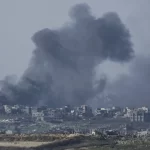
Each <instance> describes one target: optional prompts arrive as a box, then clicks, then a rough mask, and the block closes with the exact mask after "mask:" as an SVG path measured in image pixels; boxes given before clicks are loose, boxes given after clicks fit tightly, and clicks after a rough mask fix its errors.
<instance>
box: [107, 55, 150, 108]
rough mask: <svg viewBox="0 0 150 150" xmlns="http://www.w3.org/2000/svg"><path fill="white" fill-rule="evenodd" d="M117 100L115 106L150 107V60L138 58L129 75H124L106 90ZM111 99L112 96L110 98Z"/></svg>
mask: <svg viewBox="0 0 150 150" xmlns="http://www.w3.org/2000/svg"><path fill="white" fill-rule="evenodd" d="M106 89H107V93H109V94H111V95H113V96H114V97H115V98H114V99H113V101H112V104H114V105H120V106H132V107H136V106H143V105H145V106H149V103H150V99H149V98H150V92H149V89H150V58H149V56H144V55H143V56H142V55H140V56H137V57H136V58H135V60H134V61H133V63H132V64H131V66H130V68H129V73H128V74H122V75H121V76H120V77H119V78H118V79H117V80H116V81H114V82H113V83H111V84H109V86H108V87H107V88H106ZM110 97H111V96H110Z"/></svg>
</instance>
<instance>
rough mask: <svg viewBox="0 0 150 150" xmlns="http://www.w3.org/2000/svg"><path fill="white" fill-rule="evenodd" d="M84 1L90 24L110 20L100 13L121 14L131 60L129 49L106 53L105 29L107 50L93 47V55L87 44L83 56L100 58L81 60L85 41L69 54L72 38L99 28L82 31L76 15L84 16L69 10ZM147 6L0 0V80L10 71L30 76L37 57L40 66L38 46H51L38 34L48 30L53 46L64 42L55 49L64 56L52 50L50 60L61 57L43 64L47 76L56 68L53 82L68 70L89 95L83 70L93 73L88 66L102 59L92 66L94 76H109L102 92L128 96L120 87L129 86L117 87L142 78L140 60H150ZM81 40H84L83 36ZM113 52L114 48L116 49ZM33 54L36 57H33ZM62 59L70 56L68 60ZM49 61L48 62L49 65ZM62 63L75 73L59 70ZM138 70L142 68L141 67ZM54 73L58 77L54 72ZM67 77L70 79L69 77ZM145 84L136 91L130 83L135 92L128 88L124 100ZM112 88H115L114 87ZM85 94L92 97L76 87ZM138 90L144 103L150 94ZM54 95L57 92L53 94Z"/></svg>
mask: <svg viewBox="0 0 150 150" xmlns="http://www.w3.org/2000/svg"><path fill="white" fill-rule="evenodd" d="M84 2H86V3H87V4H88V5H89V7H90V8H91V12H92V13H91V14H90V15H91V16H88V17H91V18H89V20H90V22H92V23H93V20H97V19H98V18H100V19H103V18H104V20H107V18H108V22H109V21H110V20H111V18H112V17H113V16H112V17H111V14H107V15H106V16H103V15H104V14H105V13H107V12H116V13H117V14H118V15H119V18H120V19H121V21H122V22H123V23H124V24H125V27H126V28H127V29H129V31H130V34H131V42H132V43H133V44H134V54H135V58H133V61H132V60H131V61H129V62H128V61H127V59H128V57H130V48H129V49H128V50H129V52H128V50H127V53H126V52H125V53H124V55H123V56H121V55H119V57H118V56H117V55H115V53H112V54H110V53H111V52H110V53H109V54H110V56H108V53H106V50H108V51H109V49H110V48H109V46H108V44H107V42H108V43H110V42H112V41H111V40H110V41H109V40H108V39H107V36H106V37H105V36H103V35H106V34H107V32H106V33H105V32H100V33H99V34H100V36H101V35H102V36H103V37H101V39H102V40H101V42H102V43H104V44H106V46H104V47H105V48H103V49H104V52H103V51H102V52H100V53H98V52H97V51H95V53H92V54H91V51H90V50H91V48H89V49H88V50H89V51H88V53H86V55H87V54H88V55H93V57H96V56H97V54H100V59H97V58H95V59H93V58H89V59H90V61H88V63H89V64H87V61H86V60H85V53H84V49H85V45H87V44H85V43H84V44H83V45H82V44H80V46H77V47H76V49H78V51H79V49H81V48H82V49H83V52H81V51H80V53H78V51H77V53H76V50H74V49H71V51H70V50H69V52H68V49H70V47H71V46H72V45H71V44H75V45H77V44H76V43H71V42H72V41H74V40H76V42H78V41H77V40H79V41H80V40H81V39H80V38H83V39H84V36H85V33H84V32H86V34H88V35H89V34H91V33H94V32H97V31H96V28H97V27H98V28H99V25H97V23H96V25H94V27H89V29H87V30H88V32H89V33H87V30H85V31H84V30H83V29H82V28H85V27H86V26H85V25H82V23H81V22H82V21H80V19H81V20H82V16H81V17H77V16H80V15H79V14H77V13H76V14H73V13H71V12H70V9H71V8H72V6H75V5H76V4H79V3H84ZM149 6H150V2H149V0H144V1H141V0H126V1H124V0H113V1H109V0H95V1H91V0H85V1H84V0H76V1H70V0H65V1H59V0H57V1H54V0H51V1H50V0H44V1H42V0H32V1H29V0H27V1H25V0H24V1H23V0H22V1H20V0H13V1H9V0H1V1H0V18H1V24H0V33H1V34H0V70H1V71H0V78H1V79H2V80H3V79H4V78H5V76H7V75H12V74H16V75H17V76H19V77H21V78H24V76H25V77H26V76H27V77H28V76H30V77H31V76H33V73H31V72H32V71H30V70H32V67H34V63H35V62H36V63H39V61H40V63H39V66H40V65H41V61H42V59H41V55H42V56H43V54H41V50H40V49H42V50H43V49H44V51H45V50H47V46H48V47H51V46H53V44H52V45H51V44H50V45H46V47H45V44H44V43H43V42H45V39H44V41H42V40H43V39H42V38H43V36H42V38H41V35H42V34H43V35H45V33H46V34H47V35H46V36H47V37H46V38H52V39H54V41H55V42H56V45H57V42H58V41H59V40H61V42H62V43H63V44H62V45H59V44H58V48H57V49H63V51H65V56H64V57H62V55H64V53H63V54H61V58H59V57H60V52H56V51H54V52H51V54H50V55H52V58H50V59H53V58H54V59H55V57H53V56H54V55H55V56H57V59H59V60H60V62H56V61H53V60H51V61H50V62H49V61H48V62H46V63H47V66H48V69H47V71H48V72H49V71H50V74H53V72H54V74H53V75H51V76H53V78H54V77H55V79H54V80H57V78H60V73H62V76H63V78H64V79H63V80H64V81H67V77H66V75H67V74H70V75H69V76H70V77H74V81H73V83H78V82H79V83H80V80H81V81H82V83H85V85H87V86H89V89H86V90H85V91H84V92H87V93H88V90H91V89H90V88H91V87H90V86H91V82H90V83H88V82H86V81H88V79H91V76H90V75H89V76H86V75H84V74H85V73H89V74H90V73H92V72H91V71H92V68H93V67H94V66H95V65H98V63H100V65H99V66H97V67H96V73H97V76H98V78H100V79H101V77H99V76H102V75H101V74H103V73H105V75H106V78H107V80H108V81H107V86H106V90H107V91H108V93H112V92H113V93H115V94H116V93H117V94H118V95H120V96H121V97H122V95H123V96H126V95H125V94H128V93H124V92H122V91H125V90H126V89H128V87H131V85H126V87H125V86H124V87H123V86H121V85H122V82H123V81H125V80H128V81H127V82H129V83H130V84H131V82H130V81H133V78H136V79H135V81H133V84H134V85H135V83H137V82H138V81H139V80H142V79H143V76H144V75H145V74H144V73H143V74H144V75H143V76H142V75H141V76H140V75H137V74H138V73H139V72H141V71H143V72H146V71H145V69H143V68H144V66H145V65H143V64H145V63H146V64H148V61H149V57H148V55H149V54H150V53H149V41H148V40H149V37H150V36H149V30H148V29H149V28H148V27H149V26H150V19H149V18H150V13H149ZM83 10H84V9H83ZM68 12H70V13H69V15H68ZM77 12H79V13H80V11H78V10H77ZM81 13H82V11H81ZM87 13H88V12H87ZM87 13H85V14H84V13H83V17H85V16H84V15H87ZM70 15H71V16H70ZM114 15H115V14H114ZM105 18H106V19H105ZM114 19H115V18H114ZM87 20H88V19H87ZM70 21H76V22H78V23H77V24H76V23H75V24H73V25H71V27H68V26H70V24H69V25H68V24H67V23H68V22H69V23H70ZM112 21H113V19H112ZM117 21H118V20H117ZM102 22H103V21H102ZM105 22H106V21H105ZM84 23H85V22H83V24H84ZM92 23H91V24H92ZM93 24H94V23H93ZM100 24H101V23H100ZM91 26H92V25H91ZM100 26H103V25H100ZM105 26H106V24H105V23H104V27H105ZM44 28H49V29H51V30H49V29H45V30H42V29H44ZM101 28H103V27H101ZM80 29H81V31H82V32H83V34H82V33H80V32H79V31H78V30H80ZM39 30H41V32H38V31H39ZM75 30H77V31H78V32H79V33H80V34H81V35H84V36H83V37H81V36H80V35H79V33H78V32H76V31H75ZM106 30H107V28H106ZM121 30H122V29H121ZM51 31H52V32H51ZM110 31H111V30H110ZM74 32H75V33H74ZM68 33H69V36H70V37H67V35H68ZM125 33H126V32H124V31H123V32H122V31H121V35H125V36H126V34H125ZM53 34H54V35H53ZM70 34H72V35H70ZM74 34H76V36H79V38H77V39H76V37H74V36H73V35H74ZM112 34H113V33H112ZM117 35H118V36H119V35H120V32H118V34H117ZM49 36H50V37H49ZM64 37H65V38H64ZM127 37H128V35H127ZM31 38H32V40H31ZM70 38H71V40H70V41H69V42H70V43H69V44H68V43H67V42H66V40H69V39H70ZM93 38H95V35H93ZM96 40H97V39H96ZM96 40H95V41H96ZM39 41H40V42H39ZM129 41H130V40H129ZM84 42H85V39H84ZM92 44H94V45H96V44H97V42H95V43H92ZM118 44H119V42H118ZM125 44H126V43H124V45H125ZM43 45H44V47H43ZM129 45H130V44H129ZM54 46H55V44H54ZM96 46H97V47H99V45H96ZM110 46H112V45H110ZM88 47H90V46H88ZM118 47H119V46H118ZM125 47H126V46H125ZM74 48H75V47H74ZM48 49H49V48H48ZM95 49H96V48H95ZM118 49H120V48H118ZM123 49H126V48H123ZM33 51H34V52H33ZM60 51H61V50H60ZM74 51H75V52H74ZM114 52H115V48H114ZM39 53H40V54H39ZM66 54H68V56H66ZM79 54H80V55H83V58H80V59H79V58H78V56H79ZM113 54H114V56H113ZM116 54H117V53H116ZM120 54H122V53H120ZM38 55H40V60H39V59H38V60H37V58H39V57H38ZM34 56H35V57H36V59H35V57H34ZM70 56H76V58H75V57H74V58H73V59H72V57H71V58H70ZM145 56H146V58H145ZM43 57H44V58H45V56H43ZM46 57H51V56H49V55H47V56H46ZM65 57H66V58H68V59H66V58H65ZM109 57H110V59H109ZM62 58H63V59H62ZM107 58H108V60H106V59H107ZM82 59H84V60H82ZM86 59H87V58H86ZM111 59H113V60H114V59H115V62H113V61H111ZM78 60H80V61H78ZM93 60H94V62H93ZM95 60H96V62H95ZM103 60H105V61H103ZM116 60H117V61H116ZM124 60H126V61H124ZM118 61H119V63H118ZM145 61H146V62H145ZM52 62H55V63H52ZM76 62H78V63H80V62H81V64H82V66H80V68H79V67H78V66H79V64H76ZM85 62H86V65H85V64H84V63H85ZM49 63H50V66H49V65H48V64H49ZM44 64H45V63H44ZM59 64H63V66H60V65H59ZM66 64H67V65H66ZM68 64H69V65H68ZM139 64H140V65H139ZM51 65H53V66H56V67H55V68H57V69H55V71H52V70H53V69H52V68H51V69H49V67H51ZM28 66H29V67H28ZM31 66H32V67H31ZM44 66H45V65H44ZM58 66H59V67H58ZM64 66H65V67H66V68H69V70H70V68H71V69H72V70H71V71H70V72H72V71H73V72H74V73H73V75H72V73H70V72H66V71H62V70H60V69H58V68H60V67H61V68H63V67H64ZM85 66H88V67H87V69H85V72H84V73H81V70H82V67H85ZM130 66H131V67H130ZM138 66H139V67H138ZM36 68H37V67H36ZM88 68H89V69H88ZM132 68H133V69H132ZM140 68H142V70H141V69H140ZM146 68H147V69H148V68H149V67H148V66H147V67H146ZM26 69H27V70H26ZM147 69H146V70H147ZM134 70H137V74H134V72H135V71H134ZM34 71H35V72H36V71H37V72H38V71H39V70H38V69H37V70H34ZM40 71H41V70H40ZM55 73H56V75H58V76H56V75H55ZM79 73H81V74H80V78H77V76H76V75H74V74H79ZM30 74H32V75H30ZM36 74H38V73H36ZM122 74H123V75H122ZM130 74H131V75H130ZM146 74H148V73H147V72H146ZM51 76H50V77H49V76H48V77H47V78H48V79H49V78H51ZM78 76H79V75H78ZM83 76H86V77H87V78H85V81H83V80H82V79H84V78H83ZM122 76H123V77H122ZM124 76H127V77H126V78H125V79H124ZM146 77H147V78H146V79H147V80H149V78H148V76H146ZM33 78H34V77H33ZM37 78H38V79H39V78H40V79H41V78H42V77H41V76H40V77H39V76H38V77H37ZM44 78H45V76H44ZM122 78H123V79H122ZM78 79H79V80H78ZM28 80H29V79H28ZM69 80H70V81H71V80H72V78H71V79H69ZM76 80H77V82H76ZM105 80H106V79H103V78H102V79H101V80H100V81H99V82H100V85H102V86H100V89H99V90H103V88H104V87H103V85H104V84H106V83H105ZM122 80H123V81H122ZM144 80H145V79H144ZM60 82H61V85H62V84H63V82H62V80H61V81H60ZM60 82H58V83H56V84H55V88H57V87H59V85H60ZM101 82H102V83H101ZM103 82H104V83H103ZM109 82H111V83H109ZM127 82H126V83H127ZM141 82H142V81H141ZM144 83H145V84H146V83H148V81H147V82H146V81H145V82H144V81H143V82H142V85H141V88H140V89H138V90H136V89H135V88H134V86H133V88H131V89H134V90H133V92H134V94H131V93H132V91H131V93H130V94H128V95H131V96H128V97H127V100H128V101H127V102H130V101H131V99H132V97H133V100H135V99H136V94H135V93H136V91H137V92H139V91H141V90H142V89H143V88H146V87H147V88H148V86H146V87H145V84H144ZM22 84H24V82H23V83H22V82H21V83H19V87H20V86H21V85H22ZM66 84H67V86H66V89H59V90H60V91H62V90H67V89H69V86H70V85H69V83H66ZM114 86H115V87H116V88H112V87H114ZM17 87H18V85H17ZM75 87H77V86H75ZM120 87H121V88H122V91H121V92H120V90H121V88H120ZM53 88H54V87H53ZM61 88H62V87H61ZM80 88H81V89H82V87H80ZM101 88H102V89H101ZM70 89H71V88H70ZM112 89H113V90H112ZM118 89H119V90H118ZM53 90H54V89H53ZM53 90H52V91H53ZM44 92H45V91H44ZM62 93H65V92H63V91H62ZM59 94H60V95H61V96H62V97H63V96H64V95H63V94H61V93H59ZM89 94H91V95H86V96H87V97H83V94H79V93H78V91H77V95H78V96H77V97H80V98H81V99H88V97H91V96H92V94H93V93H89ZM121 94H122V95H121ZM142 94H143V97H146V98H145V101H146V102H147V101H149V100H148V96H150V95H148V94H147V95H146V94H145V95H146V96H145V95H144V93H143V92H142V93H141V94H140V95H142ZM50 95H51V94H50ZM52 95H55V94H52ZM65 95H66V94H65ZM132 95H134V96H132ZM30 96H31V95H29V97H30ZM64 97H66V96H64ZM71 97H72V95H71V96H69V95H67V98H66V99H69V98H71ZM143 97H141V98H143ZM80 98H79V99H80ZM43 99H44V98H43ZM45 99H47V98H45ZM53 99H55V98H53ZM77 99H78V98H77ZM79 99H78V100H79ZM119 99H120V98H119ZM78 100H77V101H78ZM24 101H25V100H24ZM46 101H47V100H46ZM67 101H68V100H67ZM79 101H80V100H79ZM85 101H86V100H85ZM117 101H118V100H117ZM135 101H136V100H135ZM138 101H140V99H138ZM141 101H142V100H141ZM38 102H39V101H38ZM38 102H36V101H35V103H38ZM83 102H84V101H83ZM39 103H42V102H39ZM62 103H63V102H62ZM31 104H33V103H31ZM77 104H78V102H77ZM139 104H140V102H139Z"/></svg>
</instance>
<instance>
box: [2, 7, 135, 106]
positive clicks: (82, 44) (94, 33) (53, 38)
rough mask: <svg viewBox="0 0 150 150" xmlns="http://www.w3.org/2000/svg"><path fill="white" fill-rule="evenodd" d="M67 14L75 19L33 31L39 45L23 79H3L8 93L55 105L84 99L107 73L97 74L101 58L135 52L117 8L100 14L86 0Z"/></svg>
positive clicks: (121, 59) (120, 59)
mask: <svg viewBox="0 0 150 150" xmlns="http://www.w3.org/2000/svg"><path fill="white" fill-rule="evenodd" d="M69 15H70V18H71V20H72V21H71V22H70V23H69V24H68V25H66V26H63V27H62V28H60V29H59V30H50V29H43V30H41V31H38V32H37V33H35V34H34V35H33V37H32V40H33V42H34V43H35V46H36V49H35V50H34V51H33V56H32V59H31V62H30V64H29V67H28V68H27V70H26V71H25V72H24V75H23V76H22V77H21V79H20V80H19V82H17V83H11V82H8V80H4V81H3V84H2V85H3V86H2V88H1V95H2V96H3V97H5V99H7V100H8V101H11V102H15V103H20V104H27V105H43V104H49V105H50V106H51V107H56V106H61V105H64V104H74V105H77V104H78V105H79V104H84V103H86V101H87V100H92V99H93V97H95V95H96V94H98V93H99V92H102V91H103V89H104V88H105V84H106V78H105V77H102V78H101V77H100V79H99V80H98V81H97V80H95V79H94V68H95V66H96V65H97V64H99V63H101V62H102V61H104V60H106V59H110V60H112V61H118V62H126V61H129V60H130V59H131V58H132V57H133V49H132V43H131V41H130V33H129V31H128V29H127V28H126V27H125V25H124V24H123V23H122V22H121V20H120V18H119V16H118V15H117V14H116V13H113V12H109V13H106V14H104V15H103V16H102V17H101V18H96V17H94V16H93V15H92V13H91V10H90V8H89V6H88V5H87V4H78V5H76V6H74V7H73V8H72V9H71V11H70V12H69ZM95 82H96V83H95Z"/></svg>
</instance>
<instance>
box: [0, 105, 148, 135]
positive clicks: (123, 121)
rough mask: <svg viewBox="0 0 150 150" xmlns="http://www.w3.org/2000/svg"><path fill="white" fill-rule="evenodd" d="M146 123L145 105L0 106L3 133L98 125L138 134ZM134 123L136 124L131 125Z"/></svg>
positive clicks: (71, 129) (86, 131) (84, 129)
mask: <svg viewBox="0 0 150 150" xmlns="http://www.w3.org/2000/svg"><path fill="white" fill-rule="evenodd" d="M148 123H150V109H149V108H147V107H141V108H128V107H125V108H121V107H115V106H114V107H109V108H96V109H95V110H93V109H92V107H90V106H88V105H81V106H79V107H73V106H70V105H66V106H63V107H62V108H55V109H53V108H49V107H48V106H41V107H29V106H22V105H13V106H11V105H1V106H0V127H1V128H0V131H1V133H3V134H4V133H5V134H14V133H16V134H22V133H24V134H31V133H62V134H63V133H70V134H71V133H84V134H90V133H91V132H92V131H93V130H102V129H103V130H104V129H105V131H109V130H114V131H115V132H116V131H117V132H118V134H122V135H125V134H128V132H129V133H132V134H137V133H138V134H139V132H142V131H148V130H149V129H150V126H145V125H146V124H147V125H148ZM83 124H84V127H83V126H82V125H83ZM134 124H136V127H135V128H134ZM138 124H139V126H138ZM131 125H132V130H129V131H128V130H127V128H126V127H127V126H131ZM42 126H43V127H42ZM44 126H45V129H44ZM137 126H138V127H137ZM40 128H41V129H40ZM147 134H148V133H147Z"/></svg>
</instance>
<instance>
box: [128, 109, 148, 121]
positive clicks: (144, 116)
mask: <svg viewBox="0 0 150 150" xmlns="http://www.w3.org/2000/svg"><path fill="white" fill-rule="evenodd" d="M130 120H131V122H150V113H149V112H145V111H137V110H135V111H133V112H132V113H131V116H130Z"/></svg>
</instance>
